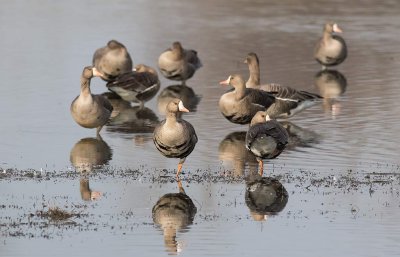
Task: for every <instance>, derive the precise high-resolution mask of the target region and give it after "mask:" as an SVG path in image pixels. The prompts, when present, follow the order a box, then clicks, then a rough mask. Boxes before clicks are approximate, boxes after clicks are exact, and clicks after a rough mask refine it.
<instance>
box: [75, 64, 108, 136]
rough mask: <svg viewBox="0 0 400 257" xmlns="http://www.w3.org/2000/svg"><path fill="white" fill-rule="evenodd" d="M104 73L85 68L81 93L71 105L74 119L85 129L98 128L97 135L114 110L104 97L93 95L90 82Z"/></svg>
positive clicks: (90, 67) (92, 68) (89, 67)
mask: <svg viewBox="0 0 400 257" xmlns="http://www.w3.org/2000/svg"><path fill="white" fill-rule="evenodd" d="M100 76H102V73H100V72H99V71H97V69H96V68H94V67H92V66H88V67H85V68H84V69H83V72H82V76H81V93H80V94H79V96H77V97H76V98H75V99H74V100H73V101H72V103H71V108H70V111H71V115H72V118H73V119H74V120H75V122H76V123H78V124H79V125H80V126H82V127H84V128H96V129H97V130H96V135H97V136H100V130H101V129H102V128H103V126H104V125H105V124H106V123H107V122H108V120H109V118H110V116H111V112H112V110H113V107H112V105H111V104H110V102H109V101H108V100H107V99H106V98H105V97H104V96H102V95H92V94H91V92H90V80H91V79H92V77H100Z"/></svg>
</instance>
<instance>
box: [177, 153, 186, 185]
mask: <svg viewBox="0 0 400 257" xmlns="http://www.w3.org/2000/svg"><path fill="white" fill-rule="evenodd" d="M185 160H186V158H183V159H181V160H180V161H179V163H178V170H177V171H176V179H177V180H179V174H180V173H181V170H182V165H183V163H184V162H185Z"/></svg>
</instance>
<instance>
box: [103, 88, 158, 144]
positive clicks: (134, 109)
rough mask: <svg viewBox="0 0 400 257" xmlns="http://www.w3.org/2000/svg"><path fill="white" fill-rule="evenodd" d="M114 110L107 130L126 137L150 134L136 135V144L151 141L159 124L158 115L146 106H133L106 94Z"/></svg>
mask: <svg viewBox="0 0 400 257" xmlns="http://www.w3.org/2000/svg"><path fill="white" fill-rule="evenodd" d="M103 95H105V96H106V97H107V98H108V100H109V101H110V103H111V105H112V106H113V108H114V110H113V113H112V114H111V120H110V122H109V123H108V124H107V126H106V129H107V131H109V132H116V133H120V134H124V135H131V134H136V133H139V134H140V133H149V135H148V137H146V136H145V135H135V142H136V143H137V144H142V143H144V142H146V141H148V140H151V138H152V137H151V135H150V133H153V130H154V127H155V126H156V125H157V124H158V122H159V119H158V117H157V115H156V114H155V113H154V112H153V111H152V110H151V109H150V108H147V107H145V106H132V105H131V103H129V102H127V101H125V100H122V99H121V98H120V97H119V96H118V95H115V94H113V93H104V94H103Z"/></svg>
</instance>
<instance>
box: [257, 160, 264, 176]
mask: <svg viewBox="0 0 400 257" xmlns="http://www.w3.org/2000/svg"><path fill="white" fill-rule="evenodd" d="M258 173H259V174H260V176H261V177H262V175H263V173H264V163H263V161H262V160H261V159H260V160H258Z"/></svg>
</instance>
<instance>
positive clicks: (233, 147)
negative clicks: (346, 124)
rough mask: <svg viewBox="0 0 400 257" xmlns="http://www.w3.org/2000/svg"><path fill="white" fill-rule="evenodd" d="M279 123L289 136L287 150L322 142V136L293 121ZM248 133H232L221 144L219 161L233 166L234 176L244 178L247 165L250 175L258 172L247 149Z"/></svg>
mask: <svg viewBox="0 0 400 257" xmlns="http://www.w3.org/2000/svg"><path fill="white" fill-rule="evenodd" d="M279 123H280V124H281V125H282V126H283V127H284V128H285V129H286V131H287V132H288V134H289V142H288V144H287V146H286V150H294V149H295V148H297V147H310V146H311V145H312V144H317V143H318V142H319V140H320V135H319V134H317V133H316V132H314V131H312V130H309V129H306V128H302V127H300V126H297V125H296V124H294V123H293V122H291V121H279ZM246 133H247V132H246V131H236V132H232V133H230V134H228V135H227V136H226V137H225V138H224V139H223V140H222V141H221V142H220V143H219V147H218V154H219V159H220V160H221V161H223V162H224V163H225V162H227V164H229V165H233V175H234V176H243V175H244V174H245V169H246V165H247V167H248V169H249V172H250V173H251V172H254V171H256V170H257V166H258V162H257V159H256V157H255V155H254V154H252V153H251V152H250V151H249V150H247V149H246Z"/></svg>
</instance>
